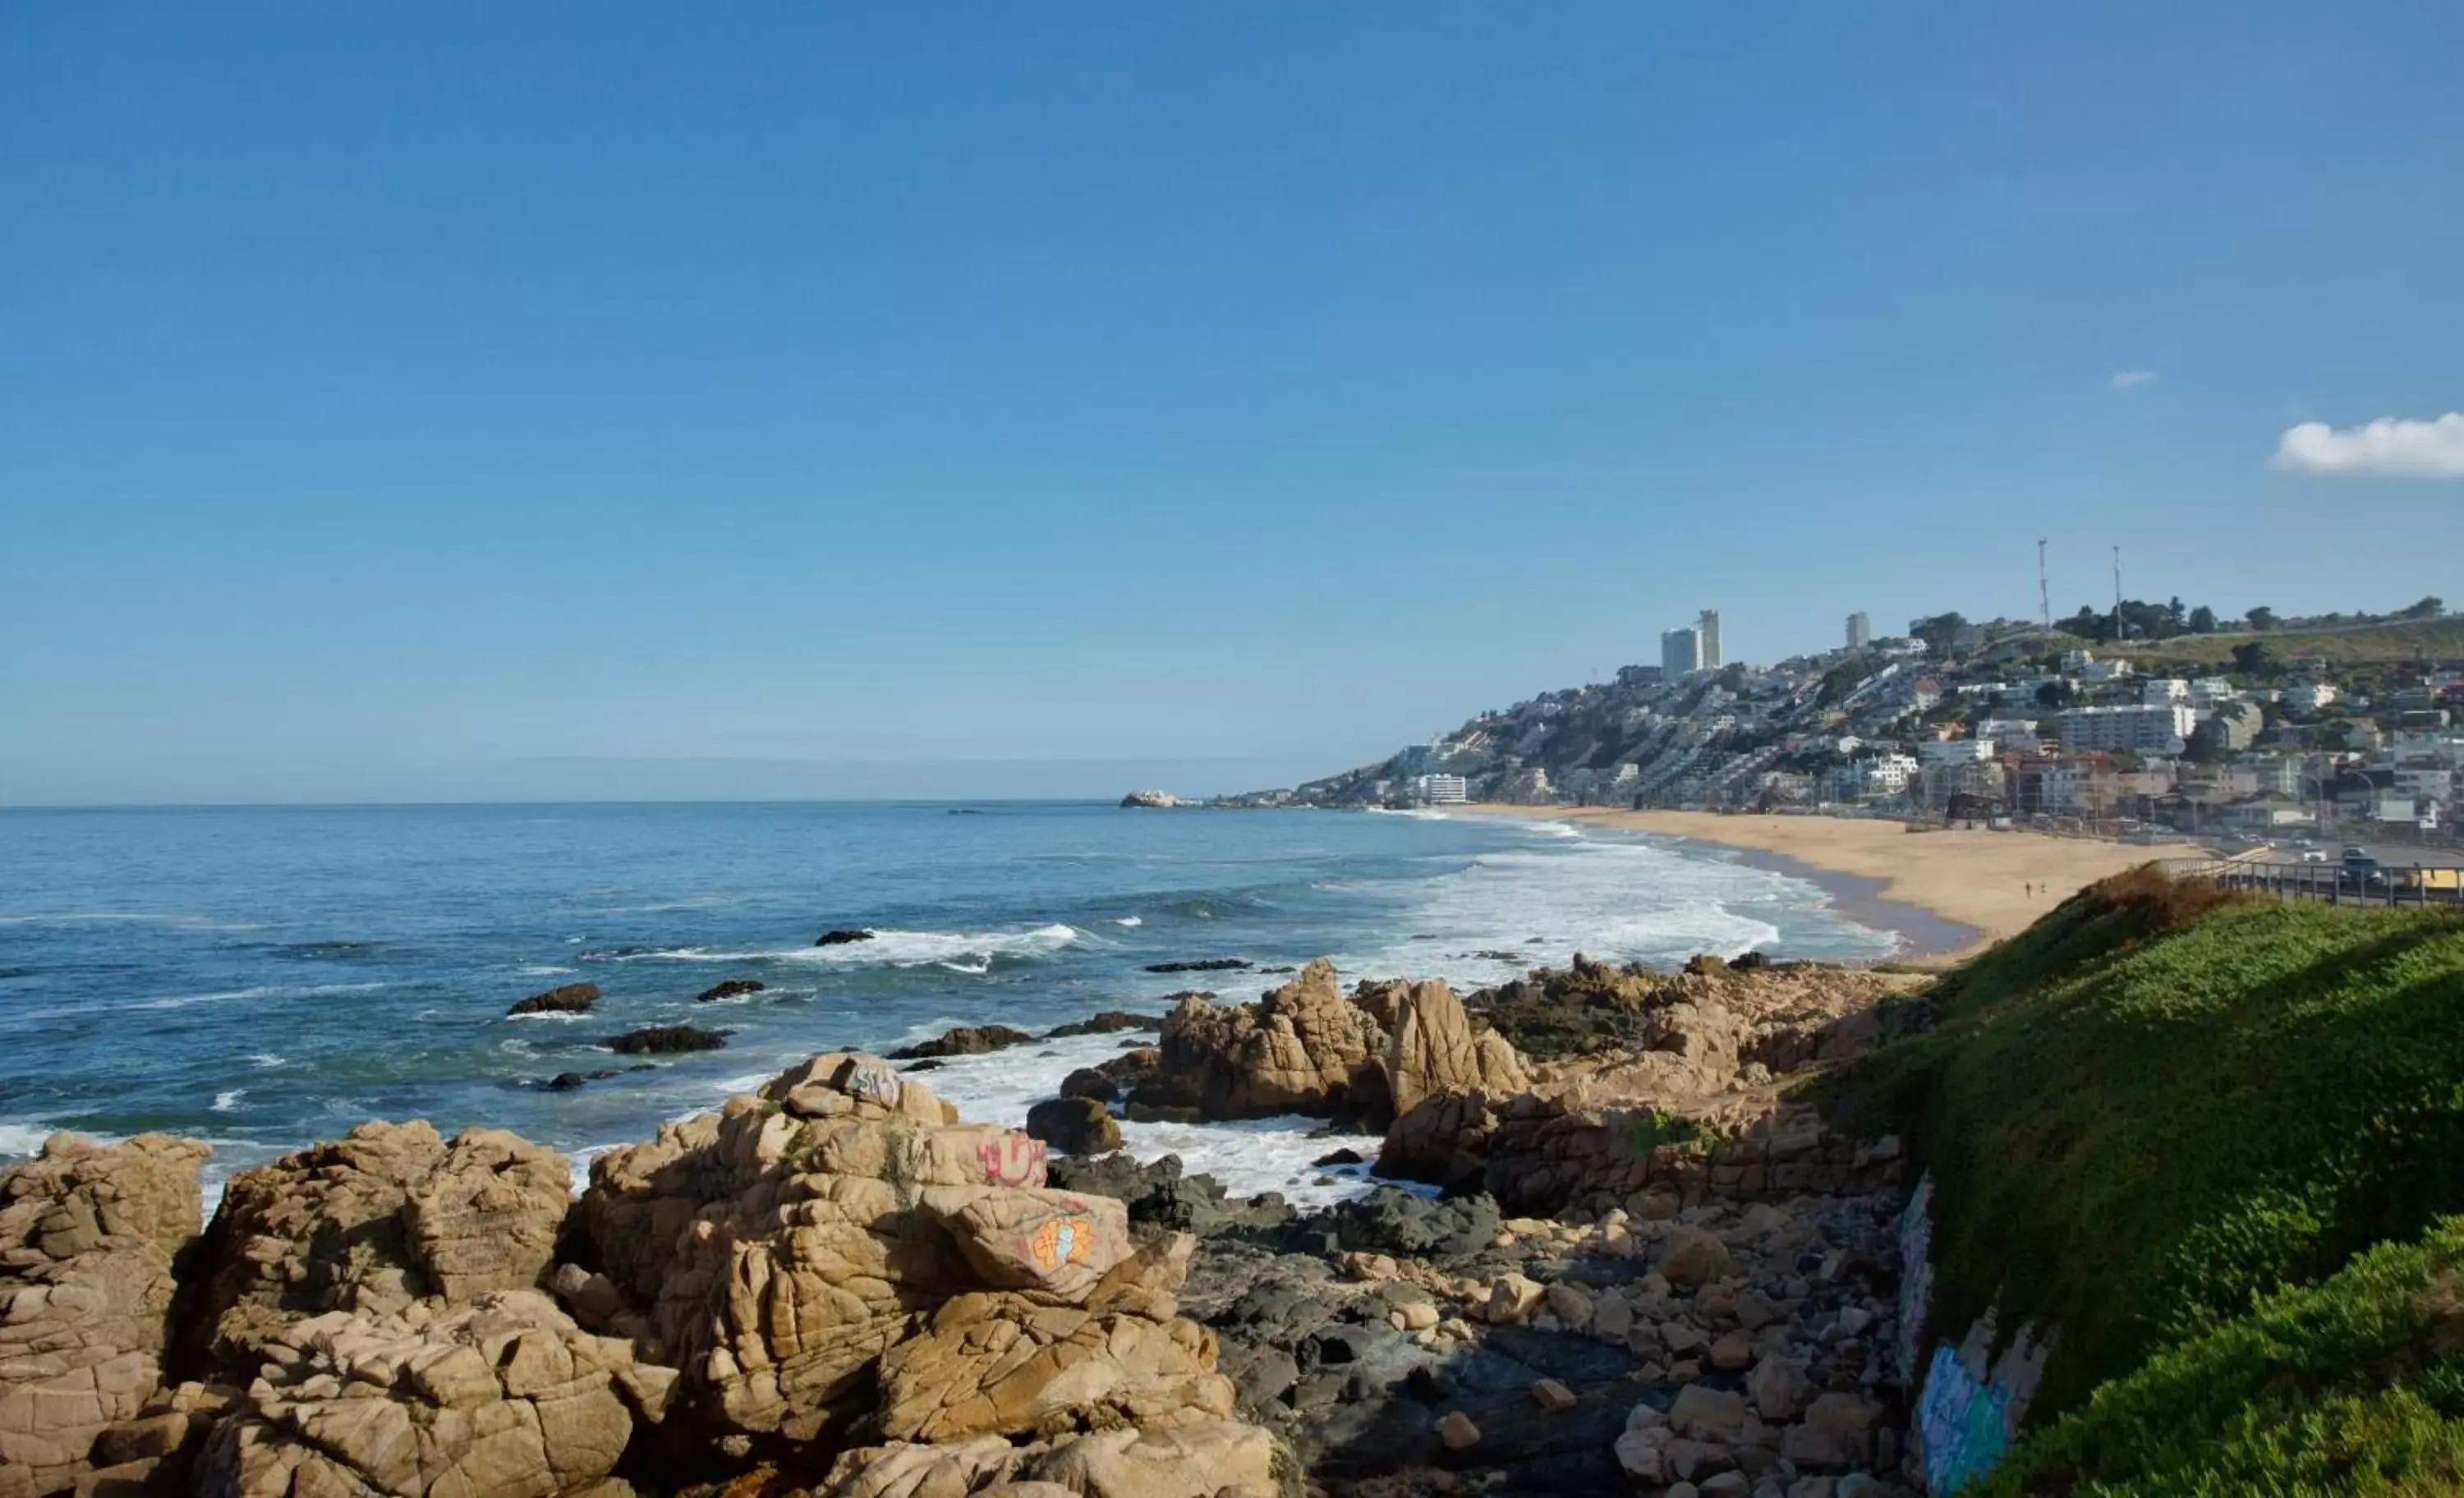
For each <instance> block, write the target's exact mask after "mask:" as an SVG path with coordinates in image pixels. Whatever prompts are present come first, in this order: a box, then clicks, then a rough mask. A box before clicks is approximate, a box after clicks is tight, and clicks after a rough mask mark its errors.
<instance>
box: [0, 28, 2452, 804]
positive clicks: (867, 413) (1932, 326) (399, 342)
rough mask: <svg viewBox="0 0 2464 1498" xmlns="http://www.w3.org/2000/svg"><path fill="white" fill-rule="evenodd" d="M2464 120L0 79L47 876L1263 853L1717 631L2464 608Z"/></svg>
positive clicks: (23, 57) (963, 64)
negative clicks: (1013, 842)
mask: <svg viewBox="0 0 2464 1498" xmlns="http://www.w3.org/2000/svg"><path fill="white" fill-rule="evenodd" d="M2458 57H2464V8H2459V7H2457V6H2455V5H2454V4H2453V3H2452V0H2425V3H2420V4H2387V5H2372V4H2358V5H2352V6H2345V7H2339V8H2332V9H2329V10H2321V9H2319V8H2317V7H2308V6H2294V5H2253V4H2213V5H2188V4H2186V5H2168V6H2162V7H2149V6H2144V5H2124V4H2077V5H2067V6H2058V7H2030V8H2016V7H1979V6H1973V5H1954V4H1911V5H1898V6H1890V7H1842V6H1837V5H1836V4H1806V5H1771V6H1754V7H1710V6H1703V7H1689V8H1679V7H1668V6H1646V5H1635V4H1631V3H1618V4H1601V5H1556V6H1551V7H1546V8H1542V9H1539V10H1533V9H1530V8H1509V7H1501V6H1496V5H1487V4H1460V5H1459V4H1419V3H1416V4H1409V5H1406V4H1400V3H1393V4H1351V5H1326V6H1197V5H1177V4H1137V5H1086V6H1069V7H1023V6H1001V5H989V4H987V5H950V6H942V7H932V8H914V7H886V6H885V7H873V8H869V9H861V10H860V9H858V8H854V7H823V6H809V5H786V4H746V5H736V6H727V7H721V8H715V9H714V8H708V7H676V6H672V5H649V4H630V3H615V0H593V3H589V4H578V3H577V4H569V5H550V4H541V5H531V6H521V7H507V6H498V5H481V4H467V5H466V4H444V3H436V4H424V5H420V6H407V7H382V8H381V7H331V6H312V5H307V4H304V3H303V4H295V5H279V6H277V5H261V4H248V3H238V0H233V3H226V4H220V5H216V6H212V7H204V6H175V5H169V4H154V5H120V4H110V3H95V0H80V3H75V4H70V3H51V4H22V5H14V6H10V7H7V8H6V9H5V10H0V801H58V800H72V801H75V800H111V801H121V800H139V801H142V800H157V799H173V800H194V799H203V800H217V799H234V798H235V799H283V798H294V797H311V798H329V797H339V798H344V799H356V798H385V797H392V796H449V797H451V796H476V797H487V796H495V795H514V794H520V795H531V794H541V793H548V794H553V793H555V792H556V791H557V790H558V789H559V788H561V787H570V788H571V789H572V791H573V792H574V793H575V794H594V793H606V794H693V795H699V794H715V795H727V794H735V793H738V792H745V791H759V790H765V789H769V790H775V789H778V788H779V785H780V784H781V783H784V782H779V781H777V780H776V779H775V777H777V776H784V777H785V778H786V782H792V786H793V787H795V788H802V789H805V790H809V791H810V792H811V793H816V794H828V793H832V792H833V790H847V791H870V790H894V791H896V792H898V793H903V794H929V793H933V792H935V791H938V792H941V793H946V794H951V795H987V794H999V793H1002V792H1003V791H1005V790H1017V791H1025V790H1033V791H1041V792H1054V791H1070V790H1083V791H1087V792H1089V793H1101V792H1105V791H1112V790H1117V789H1120V788H1124V787H1123V781H1124V780H1125V779H1126V778H1128V777H1130V776H1132V775H1135V776H1137V777H1138V778H1147V777H1150V776H1156V777H1170V778H1172V779H1173V780H1174V781H1176V782H1177V788H1181V789H1186V790H1213V789H1222V788H1230V787H1236V786H1241V785H1248V784H1262V783H1275V782H1288V781H1290V780H1292V779H1296V778H1299V777H1301V776H1305V775H1309V774H1313V773H1320V772H1324V771H1328V770H1332V769H1335V768H1339V767H1342V766H1344V765H1347V764H1350V763H1353V762H1357V761H1360V760H1367V759H1371V758H1374V757H1375V756H1377V755H1379V754H1382V753H1383V752H1385V751H1386V750H1388V749H1391V748H1392V747H1394V746H1395V745H1396V744H1397V743H1399V742H1402V741H1405V740H1407V739H1411V738H1420V737H1425V736H1426V735H1427V734H1428V733H1429V732H1431V731H1432V730H1435V729H1439V728H1441V727H1446V726H1450V725H1452V724H1454V723H1456V722H1459V721H1461V720H1462V719H1463V717H1465V716H1468V715H1469V714H1470V713H1472V712H1474V711H1476V710H1479V709H1482V708H1485V707H1493V706H1502V705H1505V704H1507V703H1508V702H1511V701H1514V700H1516V699H1519V698H1521V697H1524V696H1528V695H1529V694H1532V693H1534V692H1537V691H1541V690H1544V689H1547V688H1551V687H1555V686H1562V685H1568V684H1572V683H1573V682H1577V681H1582V680H1586V679H1595V677H1596V676H1597V675H1599V674H1602V673H1605V672H1610V671H1613V670H1614V669H1615V668H1616V667H1617V665H1619V664H1620V663H1623V662H1628V661H1636V660H1650V659H1653V658H1655V657H1656V653H1657V635H1658V631H1659V630H1660V629H1661V628H1664V627H1667V626H1669V625H1672V624H1675V623H1678V622H1680V621H1682V620H1683V619H1684V618H1686V617H1688V616H1690V615H1691V614H1692V613H1693V612H1694V611H1695V610H1696V609H1698V608H1701V607H1704V606H1718V607H1720V608H1721V609H1722V611H1723V613H1724V616H1725V619H1726V628H1727V639H1728V647H1729V652H1730V654H1731V655H1732V656H1739V657H1745V658H1750V659H1771V658H1776V657H1779V656H1782V655H1785V654H1789V653H1792V652H1794V651H1798V650H1810V649H1822V648H1827V647H1829V646H1831V645H1833V644H1834V643H1836V641H1837V636H1838V632H1839V628H1840V619H1841V616H1843V615H1844V614H1846V613H1847V612H1848V611H1850V610H1851V609H1858V608H1862V609H1867V610H1870V611H1871V613H1872V614H1873V616H1874V617H1875V619H1876V621H1877V624H1878V625H1879V626H1881V627H1882V628H1895V627H1897V626H1898V625H1900V624H1902V623H1903V622H1904V621H1905V620H1906V619H1907V618H1908V617H1909V616H1910V615H1911V614H1914V613H1918V612H1930V611H1934V610H1938V609H1944V608H1958V609H1961V610H1963V611H1965V612H1967V613H1969V614H1970V615H1971V616H1988V615H1993V614H2000V613H2009V614H2023V613H2027V612H2030V611H2032V610H2033V607H2034V593H2035V580H2034V559H2035V539H2036V538H2037V537H2038V536H2039V535H2043V536H2047V537H2050V538H2051V539H2052V541H2053V552H2054V564H2055V600H2054V602H2055V606H2056V607H2057V610H2058V611H2063V612H2067V611H2069V610H2070V609H2072V608H2074V607H2076V606H2078V605H2079V604H2081V603H2084V602H2090V601H2095V600H2101V599H2103V598H2105V597H2106V596H2107V594H2108V590H2109V582H2108V580H2107V577H2106V571H2105V568H2106V556H2107V552H2106V548H2107V547H2108V546H2109V545H2111V544H2112V543H2113V542H2115V541H2117V540H2118V541H2120V542H2121V543H2122V544H2123V546H2124V548H2125V562H2126V565H2127V567H2128V577H2127V579H2126V583H2127V585H2128V588H2129V590H2130V591H2131V592H2133V593H2134V594H2137V593H2142V592H2145V593H2150V594H2154V595H2157V596H2167V595H2171V594H2176V593H2178V594H2180V595H2181V596H2183V597H2185V598H2186V599H2189V600H2190V601H2192V602H2201V601H2205V602H2211V603H2213V604H2214V605H2216V606H2219V607H2220V608H2225V609H2227V610H2229V611H2234V612H2237V611H2239V610H2240V609H2243V608H2246V607H2248V606H2251V605H2254V604H2259V603H2265V604H2269V605H2271V606H2275V607H2276V608H2277V609H2278V610H2279V611H2293V610H2309V609H2325V608H2352V607H2360V606H2391V605H2398V604H2402V603H2407V602H2409V601H2410V600H2412V599H2413V598H2416V597H2419V596H2420V595H2422V594H2424V593H2431V592H2436V593H2441V594H2443V595H2444V596H2447V597H2450V598H2458V597H2459V595H2464V579H2458V578H2457V577H2456V576H2455V571H2454V559H2455V558H2456V557H2457V556H2458V555H2459V554H2464V551H2459V548H2458V546H2457V545H2456V530H2457V524H2456V522H2457V518H2458V507H2459V502H2464V483H2459V482H2457V481H2456V480H2454V479H2453V478H2440V477H2435V476H2431V477H2405V476H2391V475H2392V474H2406V473H2411V474H2445V473H2447V472H2449V462H2448V460H2449V457H2450V456H2451V453H2450V451H2449V448H2450V444H2451V439H2452V442H2453V443H2455V444H2464V431H2454V432H2452V433H2449V432H2448V430H2447V429H2442V428H2438V427H2435V426H2431V425H2422V426H2412V425H2406V426H2400V427H2394V428H2387V429H2382V430H2381V436H2384V437H2385V439H2386V440H2385V441H2381V440H2380V436H2373V435H2371V434H2369V433H2367V432H2365V431H2357V430H2355V429H2360V428H2362V427H2363V425H2364V424H2365V423H2369V422H2372V421H2376V420H2381V419H2387V420H2392V421H2396V422H2400V423H2408V424H2411V423H2422V424H2428V423H2433V422H2434V421H2435V418H2437V417H2439V416H2441V415H2442V414H2444V413H2447V412H2450V411H2455V410H2458V409H2464V282H2459V280H2458V278H2457V275H2456V267H2457V266H2458V265H2460V264H2464V190H2459V187H2458V184H2459V180H2464V179H2459V175H2458V174H2459V171H2464V166H2459V147H2460V146H2464V89H2459V88H2457V87H2456V86H2455V77H2456V75H2455V69H2456V59H2457V58H2458ZM2132 371H2136V372H2141V373H2144V374H2146V375H2149V376H2152V378H2147V379H2144V380H2140V381H2137V382H2135V383H2133V382H2127V381H2125V382H2121V383H2119V384H2118V383H2117V380H2116V377H2117V376H2119V375H2123V374H2124V373H2125V372H2132ZM2310 422H2317V423H2321V424H2324V426H2325V428H2327V429H2328V430H2326V431H2325V432H2323V433H2320V432H2316V431H2315V430H2314V431H2313V432H2312V437H2311V438H2305V439H2299V440H2296V441H2294V442H2292V443H2291V444H2290V445H2289V446H2288V447H2287V448H2286V451H2287V452H2292V453H2294V456H2293V457H2291V458H2289V459H2287V460H2286V464H2284V465H2272V464H2271V458H2272V457H2273V456H2275V455H2276V454H2277V452H2278V450H2279V445H2280V444H2285V443H2286V442H2287V439H2286V437H2285V433H2286V432H2287V430H2289V429H2295V428H2297V427H2299V426H2301V424H2304V423H2310ZM2456 425H2457V426H2458V427H2460V428H2464V421H2459V422H2458V423H2457V424H2456ZM2313 439H2315V440H2313ZM2408 454H2409V456H2408ZM2425 454H2427V455H2426V456H2425ZM2459 461H2464V459H2459ZM2286 465H2289V466H2286ZM2305 468H2306V469H2308V470H2324V472H2315V471H2303V470H2304V469H2305ZM739 760H743V761H760V762H761V763H762V764H763V765H766V766H768V768H767V769H764V770H762V771H760V772H759V774H756V773H753V772H752V771H749V770H747V769H745V768H744V767H743V766H741V765H738V764H736V763H734V762H733V761H739ZM808 761H833V762H835V761H864V762H866V764H868V765H869V766H870V768H869V769H864V770H863V771H862V773H857V772H856V771H855V770H849V771H847V773H846V774H842V773H841V772H840V771H839V770H837V769H834V768H832V767H831V765H829V764H822V765H819V766H816V765H813V764H810V763H808ZM1000 761H1045V762H1041V763H1031V764H1020V763H1017V762H1010V763H1003V762H1000ZM902 765H903V766H904V768H899V766H902ZM782 767H783V768H782ZM867 776H870V777H872V778H871V779H867V778H866V777H867ZM764 777H773V778H772V779H765V778H764Z"/></svg>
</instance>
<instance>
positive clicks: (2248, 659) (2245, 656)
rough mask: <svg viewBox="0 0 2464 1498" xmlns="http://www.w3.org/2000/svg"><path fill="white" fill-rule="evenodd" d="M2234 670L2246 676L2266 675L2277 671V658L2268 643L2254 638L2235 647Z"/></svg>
mask: <svg viewBox="0 0 2464 1498" xmlns="http://www.w3.org/2000/svg"><path fill="white" fill-rule="evenodd" d="M2233 670H2235V671H2237V672H2241V673H2242V674H2243V675H2245V676H2266V675H2271V674H2273V673H2274V672H2275V671H2276V659H2275V657H2274V656H2272V655H2270V654H2269V653H2268V651H2267V643H2266V642H2265V641H2263V640H2253V641H2251V642H2250V643H2249V644H2248V645H2236V646H2234V647H2233Z"/></svg>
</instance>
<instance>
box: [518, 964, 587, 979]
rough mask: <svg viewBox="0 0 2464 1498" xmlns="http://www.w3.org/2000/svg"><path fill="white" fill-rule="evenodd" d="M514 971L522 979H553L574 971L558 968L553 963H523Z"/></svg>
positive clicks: (567, 968)
mask: <svg viewBox="0 0 2464 1498" xmlns="http://www.w3.org/2000/svg"><path fill="white" fill-rule="evenodd" d="M514 971H516V972H517V973H519V974H520V975H521V976H522V977H524V978H555V977H557V976H558V975H560V974H563V973H570V972H572V971H574V969H572V968H569V967H559V966H557V965H556V964H555V963H553V962H525V963H523V964H522V965H521V966H520V967H517V968H516V969H515V970H514Z"/></svg>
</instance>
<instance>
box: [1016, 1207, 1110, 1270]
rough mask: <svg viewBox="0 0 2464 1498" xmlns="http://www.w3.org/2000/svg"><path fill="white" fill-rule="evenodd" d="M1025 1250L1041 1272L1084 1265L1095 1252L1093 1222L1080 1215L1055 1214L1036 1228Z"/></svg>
mask: <svg viewBox="0 0 2464 1498" xmlns="http://www.w3.org/2000/svg"><path fill="white" fill-rule="evenodd" d="M1026 1251H1027V1253H1028V1254H1029V1255H1030V1256H1031V1257H1033V1259H1034V1260H1035V1262H1036V1264H1037V1265H1038V1266H1040V1267H1042V1268H1043V1270H1044V1272H1045V1273H1046V1274H1050V1273H1051V1272H1053V1271H1054V1270H1056V1269H1058V1268H1060V1267H1062V1266H1063V1265H1065V1264H1083V1263H1085V1262H1086V1261H1087V1258H1088V1256H1089V1255H1090V1254H1092V1253H1093V1252H1094V1251H1095V1224H1094V1223H1092V1222H1090V1221H1089V1220H1088V1219H1086V1218H1083V1217H1056V1218H1054V1219H1053V1220H1052V1221H1050V1222H1048V1223H1045V1224H1044V1225H1043V1226H1042V1227H1039V1228H1037V1229H1036V1230H1035V1234H1034V1236H1033V1237H1031V1238H1029V1239H1028V1240H1027V1241H1026Z"/></svg>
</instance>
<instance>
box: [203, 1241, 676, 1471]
mask: <svg viewBox="0 0 2464 1498" xmlns="http://www.w3.org/2000/svg"><path fill="white" fill-rule="evenodd" d="M258 1351H259V1353H260V1355H262V1356H263V1357H264V1359H265V1362H264V1365H263V1369H264V1371H263V1372H262V1373H261V1374H260V1376H259V1377H257V1378H256V1379H255V1380H254V1381H253V1383H252V1384H251V1385H250V1388H249V1398H248V1399H247V1401H246V1402H245V1403H243V1404H241V1405H239V1406H237V1407H235V1408H233V1409H232V1410H231V1411H230V1412H229V1413H228V1414H227V1415H225V1417H224V1418H223V1419H222V1421H220V1422H219V1423H218V1424H217V1425H216V1426H215V1427H214V1430H213V1434H212V1436H211V1437H210V1438H209V1440H208V1441H207V1443H206V1444H205V1450H204V1452H203V1454H202V1455H201V1456H200V1457H199V1459H198V1463H197V1473H196V1484H195V1486H196V1490H197V1491H199V1492H201V1493H204V1494H208V1495H212V1498H295V1495H306V1494H311V1493H335V1494H359V1493H369V1492H378V1493H402V1494H425V1495H432V1498H447V1495H463V1494H468V1495H471V1498H481V1495H486V1494H497V1493H506V1494H511V1493H529V1494H580V1493H583V1492H587V1491H589V1490H591V1489H592V1488H593V1487H595V1486H596V1485H598V1484H599V1483H601V1481H602V1480H603V1479H605V1478H606V1476H607V1474H608V1473H609V1472H611V1471H613V1470H614V1469H615V1466H616V1464H617V1462H618V1461H619V1460H620V1459H621V1458H622V1457H623V1456H624V1455H625V1450H626V1447H627V1443H629V1442H630V1440H631V1438H632V1434H633V1422H634V1421H635V1419H636V1418H639V1419H642V1420H644V1421H651V1422H655V1421H658V1420H659V1419H660V1418H662V1416H664V1414H665V1413H666V1409H667V1403H668V1399H669V1396H670V1394H671V1391H672V1389H673V1387H674V1384H675V1374H674V1372H673V1371H672V1370H671V1369H666V1368H658V1367H652V1366H648V1365H643V1364H640V1363H637V1362H636V1361H635V1358H634V1355H633V1349H632V1345H631V1344H630V1343H628V1342H626V1341H623V1340H621V1339H617V1338H608V1337H596V1336H590V1335H587V1334H585V1333H583V1332H582V1331H581V1330H580V1329H579V1328H577V1327H576V1326H575V1325H574V1324H573V1322H572V1320H571V1319H570V1318H568V1317H567V1316H566V1315H565V1314H564V1312H562V1311H559V1310H558V1309H557V1308H556V1305H555V1303H554V1302H552V1301H550V1300H549V1299H548V1298H547V1297H546V1296H545V1295H542V1294H540V1293H539V1292H538V1291H536V1290H495V1291H490V1292H488V1293H486V1294H483V1295H480V1296H479V1297H477V1298H476V1299H475V1300H474V1301H473V1303H472V1304H470V1305H468V1306H466V1307H464V1308H462V1309H461V1310H458V1311H451V1312H450V1313H446V1314H442V1315H437V1314H429V1313H427V1308H425V1307H413V1308H411V1309H410V1311H407V1312H406V1313H403V1314H385V1315H375V1316H370V1315H355V1314H353V1313H351V1312H349V1311H327V1312H325V1313H324V1314H322V1315H319V1316H312V1317H309V1318H307V1319H305V1320H303V1321H298V1322H295V1323H293V1324H291V1325H289V1326H287V1327H285V1328H284V1329H283V1330H282V1331H281V1332H280V1333H278V1334H276V1335H275V1336H274V1337H273V1338H271V1339H269V1340H267V1341H265V1342H264V1343H262V1344H261V1345H260V1347H259V1349H258ZM611 1498H612V1494H611Z"/></svg>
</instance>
